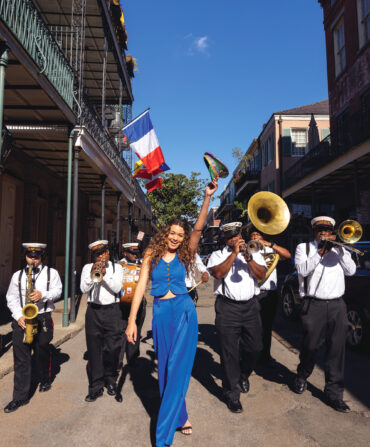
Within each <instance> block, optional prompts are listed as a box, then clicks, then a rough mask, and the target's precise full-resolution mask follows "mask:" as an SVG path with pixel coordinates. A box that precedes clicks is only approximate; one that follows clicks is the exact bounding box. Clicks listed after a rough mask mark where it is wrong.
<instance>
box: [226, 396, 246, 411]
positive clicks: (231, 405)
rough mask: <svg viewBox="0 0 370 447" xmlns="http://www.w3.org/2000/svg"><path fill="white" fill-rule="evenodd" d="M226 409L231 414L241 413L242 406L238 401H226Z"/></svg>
mask: <svg viewBox="0 0 370 447" xmlns="http://www.w3.org/2000/svg"><path fill="white" fill-rule="evenodd" d="M227 408H228V409H229V410H230V411H231V412H232V413H241V412H242V411H243V407H242V404H241V402H240V400H239V399H235V400H228V401H227Z"/></svg>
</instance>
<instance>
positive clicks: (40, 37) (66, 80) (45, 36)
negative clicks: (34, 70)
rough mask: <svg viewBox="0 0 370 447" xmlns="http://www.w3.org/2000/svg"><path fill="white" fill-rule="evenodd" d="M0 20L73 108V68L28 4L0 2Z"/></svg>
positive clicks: (15, 0)
mask: <svg viewBox="0 0 370 447" xmlns="http://www.w3.org/2000/svg"><path fill="white" fill-rule="evenodd" d="M0 19H1V20H2V21H3V22H4V23H5V25H6V26H7V27H8V28H9V30H10V31H11V32H12V33H13V34H14V36H15V37H16V38H17V39H18V41H19V43H20V44H21V45H22V47H23V48H24V49H25V50H26V51H27V53H28V54H29V56H30V57H31V58H32V60H33V61H34V62H35V64H36V65H37V66H38V67H39V68H40V74H43V75H45V77H46V78H47V79H48V80H49V81H50V83H51V84H52V85H53V86H54V88H55V90H56V91H57V92H58V93H59V95H60V96H61V97H62V98H63V100H64V101H65V102H66V104H67V105H68V106H69V107H70V108H71V109H72V108H73V82H74V74H73V70H72V67H71V66H70V65H69V63H68V61H67V60H66V58H65V57H64V55H63V53H62V51H61V50H60V48H59V46H58V44H57V42H56V41H55V39H54V37H53V35H52V33H51V32H50V30H49V28H48V26H47V25H46V23H45V22H44V20H43V19H42V17H41V15H40V13H39V12H38V10H37V9H36V7H35V6H34V4H33V2H32V1H31V0H11V1H10V0H0Z"/></svg>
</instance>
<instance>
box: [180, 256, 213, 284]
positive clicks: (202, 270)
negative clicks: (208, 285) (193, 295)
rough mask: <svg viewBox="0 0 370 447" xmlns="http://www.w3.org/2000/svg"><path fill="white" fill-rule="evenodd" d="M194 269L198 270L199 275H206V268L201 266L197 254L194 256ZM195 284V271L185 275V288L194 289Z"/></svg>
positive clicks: (201, 263) (201, 262)
mask: <svg viewBox="0 0 370 447" xmlns="http://www.w3.org/2000/svg"><path fill="white" fill-rule="evenodd" d="M195 267H196V268H197V269H198V271H199V273H201V274H202V275H203V273H206V272H207V273H208V270H207V267H206V266H205V265H204V264H203V261H202V259H201V258H200V256H199V255H198V253H196V254H195ZM195 284H196V281H195V271H192V272H190V273H188V274H187V275H186V278H185V285H186V287H190V288H191V287H194V286H195Z"/></svg>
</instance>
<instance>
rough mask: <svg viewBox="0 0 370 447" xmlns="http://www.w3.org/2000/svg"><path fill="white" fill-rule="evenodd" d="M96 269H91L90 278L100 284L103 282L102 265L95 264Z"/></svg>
mask: <svg viewBox="0 0 370 447" xmlns="http://www.w3.org/2000/svg"><path fill="white" fill-rule="evenodd" d="M95 265H96V267H95V268H94V266H93V268H92V269H91V274H90V277H91V279H92V281H93V282H97V283H99V282H102V281H103V276H104V275H103V263H101V262H100V263H97V264H95Z"/></svg>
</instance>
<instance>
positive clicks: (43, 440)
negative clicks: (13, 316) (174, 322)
mask: <svg viewBox="0 0 370 447" xmlns="http://www.w3.org/2000/svg"><path fill="white" fill-rule="evenodd" d="M199 292H200V300H199V305H198V308H197V312H198V318H199V343H198V351H197V355H196V359H195V364H194V369H193V375H192V379H191V382H190V387H189V391H188V394H187V407H188V411H189V415H190V420H191V423H192V425H193V435H192V436H184V435H182V434H181V433H176V434H175V439H174V444H173V446H176V447H183V446H196V447H198V446H208V445H212V446H214V447H221V446H222V447H223V446H235V447H244V446H248V447H257V446H258V447H264V446H266V447H267V446H269V447H271V446H272V447H280V446H281V447H282V446H284V447H290V446H291V447H297V446H305V447H318V446H322V447H324V446H325V447H341V446H343V447H344V446H346V447H348V446H349V445H353V446H356V447H361V446H364V447H365V446H368V445H369V439H370V396H369V393H370V390H369V388H370V387H369V377H370V374H369V372H370V367H369V365H370V355H369V353H349V355H347V368H346V381H348V383H349V387H347V388H346V391H345V396H344V397H345V400H346V402H347V403H348V404H349V405H350V407H351V409H352V412H351V413H349V414H341V413H338V412H336V411H334V410H333V409H331V408H329V407H328V406H326V405H325V404H324V402H323V400H322V399H323V395H322V389H323V385H324V377H323V371H322V369H321V368H320V364H319V365H318V367H317V368H315V371H314V373H313V375H312V376H311V378H310V384H309V387H308V390H307V391H306V392H305V393H304V394H303V395H296V394H294V393H293V392H292V391H291V390H290V385H291V383H292V380H293V377H294V372H295V369H296V366H297V363H298V355H297V350H296V349H297V348H298V344H299V325H298V323H294V322H293V323H288V322H285V321H284V320H282V319H281V317H279V316H278V317H277V320H276V334H275V337H274V339H273V345H272V354H273V357H274V358H275V359H276V368H275V369H264V370H263V369H258V370H257V372H256V373H254V374H253V375H252V377H251V381H250V382H251V389H250V392H249V394H246V395H242V397H241V401H242V404H243V406H244V412H243V413H242V414H233V413H231V412H230V411H229V410H228V409H227V407H226V405H225V404H224V402H223V401H222V396H221V370H220V362H219V355H218V347H217V337H216V333H215V328H214V324H213V323H214V308H213V303H214V300H213V298H212V295H211V284H209V285H202V286H200V288H199ZM150 328H151V305H150V303H149V305H148V312H147V318H146V322H145V326H144V331H143V336H144V338H143V341H142V345H141V357H140V358H139V359H138V362H137V366H136V367H135V369H133V370H131V371H129V372H128V371H127V370H126V368H124V371H123V375H122V376H121V378H120V385H122V394H123V402H122V403H118V402H116V401H115V400H114V398H112V397H111V396H108V395H107V394H106V393H105V394H104V395H103V397H101V398H99V399H98V400H97V401H96V402H93V403H86V402H85V401H84V397H85V395H86V394H87V376H86V360H85V350H86V345H85V337H84V332H83V331H82V332H80V333H78V334H77V335H76V336H75V337H74V338H72V339H70V340H68V341H66V342H65V343H63V344H62V345H61V346H59V347H58V348H56V349H54V350H53V351H54V374H55V380H54V382H53V385H52V389H51V390H50V391H49V392H47V393H39V392H38V391H37V390H36V391H35V393H34V395H33V397H32V399H31V401H30V403H29V404H28V405H26V406H24V407H22V408H20V409H19V410H18V411H16V412H14V413H11V414H4V413H2V412H1V417H0V433H1V437H0V445H1V446H4V447H5V446H19V445H27V447H34V446H35V447H36V446H37V447H50V446H58V447H59V446H65V445H68V446H71V447H73V446H81V445H83V446H101V447H111V446H123V447H126V446H127V447H129V446H139V447H144V446H145V447H150V446H151V445H153V444H152V443H153V440H154V427H155V416H156V413H157V410H158V405H159V394H158V382H157V373H156V362H155V360H154V351H153V345H152V338H151V329H150ZM0 361H1V360H0ZM126 373H127V374H126ZM12 382H13V373H10V374H7V375H6V376H4V377H3V378H2V379H1V380H0V404H1V405H2V406H5V405H6V404H7V403H8V402H9V400H11V394H12ZM354 383H355V384H356V386H355V385H354Z"/></svg>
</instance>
